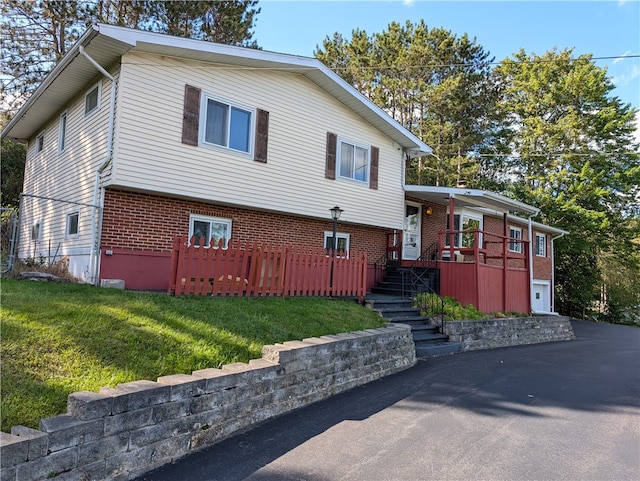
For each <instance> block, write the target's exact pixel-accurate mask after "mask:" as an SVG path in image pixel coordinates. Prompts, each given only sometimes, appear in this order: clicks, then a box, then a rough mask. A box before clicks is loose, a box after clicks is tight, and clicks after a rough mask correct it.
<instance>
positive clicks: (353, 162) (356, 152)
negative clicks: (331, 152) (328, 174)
mask: <svg viewBox="0 0 640 481" xmlns="http://www.w3.org/2000/svg"><path fill="white" fill-rule="evenodd" d="M339 143H340V148H339V149H338V156H339V159H338V165H339V166H340V169H339V171H338V175H339V176H340V177H343V178H346V179H352V180H357V181H359V182H367V183H368V182H369V148H368V147H363V146H361V145H356V144H354V143H353V142H349V141H346V140H343V139H340V140H339Z"/></svg>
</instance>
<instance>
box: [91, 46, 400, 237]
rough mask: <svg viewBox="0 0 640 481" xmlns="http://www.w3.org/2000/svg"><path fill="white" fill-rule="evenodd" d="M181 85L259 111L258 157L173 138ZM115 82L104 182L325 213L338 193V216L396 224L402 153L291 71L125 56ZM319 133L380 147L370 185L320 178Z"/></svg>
mask: <svg viewBox="0 0 640 481" xmlns="http://www.w3.org/2000/svg"><path fill="white" fill-rule="evenodd" d="M185 85H192V86H195V87H197V88H199V89H200V90H201V92H202V93H203V95H205V94H207V95H211V96H215V98H220V99H225V100H226V101H227V102H229V103H233V104H237V105H244V106H250V107H251V108H255V109H261V110H265V111H268V112H269V133H268V135H269V137H268V138H269V141H268V152H269V155H268V162H266V163H259V162H247V160H246V159H245V158H242V157H241V156H238V153H237V152H231V151H225V150H224V149H213V148H205V147H201V146H192V145H186V144H183V143H182V142H181V138H182V120H183V107H184V90H185ZM104 88H105V90H106V86H105V87H104ZM119 88H120V91H121V98H120V99H119V100H120V103H119V105H121V106H122V107H123V109H122V110H121V111H120V112H119V129H118V132H119V139H118V146H117V149H118V150H117V154H118V155H117V157H116V162H115V165H114V170H113V174H112V176H113V177H112V181H113V183H114V184H117V185H121V186H124V187H128V188H132V189H141V190H145V191H155V192H161V193H166V194H169V195H176V196H184V197H188V198H195V199H202V200H206V201H211V202H219V203H225V204H232V205H244V206H247V207H254V208H260V209H269V210H272V211H280V212H289V213H293V214H299V215H305V216H312V217H316V218H327V220H330V218H329V215H328V210H327V209H329V208H331V207H332V206H333V205H335V203H336V201H337V199H339V202H338V203H339V204H340V207H342V208H343V209H344V214H343V221H344V222H356V223H360V224H365V225H375V226H381V227H387V228H397V229H402V221H403V215H404V192H403V190H402V172H403V160H402V152H401V151H398V150H396V149H395V148H394V146H393V142H392V141H391V139H389V138H388V137H386V136H384V135H382V134H381V133H380V132H379V131H378V130H377V129H375V128H373V127H372V126H371V125H370V124H369V123H367V122H366V121H364V120H363V119H362V118H361V117H359V116H357V115H355V114H354V113H353V112H352V111H351V110H349V109H347V108H346V107H344V105H343V104H342V103H341V102H339V101H338V100H336V99H335V98H333V97H331V96H330V95H329V94H327V93H326V92H325V91H323V90H322V89H320V88H319V87H318V86H317V85H315V84H313V83H312V82H310V81H309V80H307V79H306V78H304V77H302V76H300V75H296V74H291V73H286V72H281V71H277V70H273V71H272V70H256V69H239V68H225V67H224V66H221V65H209V64H206V63H197V62H189V61H183V60H180V61H178V60H173V59H170V58H166V57H164V58H160V57H157V56H153V55H142V54H127V55H125V57H124V59H123V64H122V74H121V83H120V87H119ZM158 99H162V102H159V101H158ZM327 132H335V133H338V134H339V136H340V137H341V138H345V139H349V140H350V141H352V142H356V143H357V145H361V146H366V147H367V148H370V146H376V147H378V148H379V149H380V153H379V170H378V189H377V190H374V189H363V188H362V185H361V183H358V182H340V181H334V180H329V179H326V178H325V157H326V138H327ZM150 173H151V174H152V175H150Z"/></svg>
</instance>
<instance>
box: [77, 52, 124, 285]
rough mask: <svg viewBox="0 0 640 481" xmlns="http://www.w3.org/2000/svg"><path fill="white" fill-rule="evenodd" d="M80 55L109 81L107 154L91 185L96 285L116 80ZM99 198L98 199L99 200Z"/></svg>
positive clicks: (91, 264)
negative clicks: (104, 178)
mask: <svg viewBox="0 0 640 481" xmlns="http://www.w3.org/2000/svg"><path fill="white" fill-rule="evenodd" d="M79 50H80V54H81V55H82V56H84V57H85V58H86V59H87V60H88V61H89V62H90V63H91V64H92V65H93V66H94V67H95V68H96V69H97V70H98V71H99V72H100V73H101V74H102V75H104V76H105V77H106V78H108V79H109V80H110V81H111V98H110V99H109V127H108V131H107V152H106V155H105V159H104V162H103V163H102V164H101V165H100V167H98V169H97V170H96V173H95V181H94V185H93V205H94V206H96V210H95V211H94V215H93V220H92V225H91V254H90V258H89V275H90V276H91V278H92V284H93V285H95V286H97V285H98V280H99V279H98V272H99V267H100V236H101V231H102V208H103V206H102V203H103V199H102V198H101V196H100V193H101V188H100V179H101V177H102V173H103V172H104V171H105V169H106V168H107V167H108V166H109V164H111V161H112V159H113V125H114V112H115V102H116V80H115V78H113V76H112V75H111V74H109V72H107V71H106V70H105V69H104V68H103V67H102V65H100V64H99V63H98V62H96V61H95V60H94V59H93V58H91V57H90V56H89V54H87V52H85V50H84V46H82V45H80V47H79ZM99 197H100V199H99Z"/></svg>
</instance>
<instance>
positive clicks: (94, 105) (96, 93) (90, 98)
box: [84, 82, 102, 117]
mask: <svg viewBox="0 0 640 481" xmlns="http://www.w3.org/2000/svg"><path fill="white" fill-rule="evenodd" d="M101 89H102V84H101V83H100V82H98V83H97V84H96V85H94V86H93V87H92V88H91V89H90V90H89V91H88V92H87V94H86V95H85V96H84V115H85V117H86V116H87V115H90V114H92V113H93V112H95V111H97V110H98V109H99V108H100V92H101Z"/></svg>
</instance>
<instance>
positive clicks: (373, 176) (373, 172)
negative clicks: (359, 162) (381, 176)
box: [369, 147, 380, 189]
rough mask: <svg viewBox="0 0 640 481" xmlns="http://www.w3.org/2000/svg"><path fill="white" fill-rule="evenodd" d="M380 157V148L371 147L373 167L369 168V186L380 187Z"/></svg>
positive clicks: (371, 187) (372, 187)
mask: <svg viewBox="0 0 640 481" xmlns="http://www.w3.org/2000/svg"><path fill="white" fill-rule="evenodd" d="M379 157H380V149H379V148H378V147H371V169H370V170H369V188H370V189H377V188H378V158H379Z"/></svg>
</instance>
